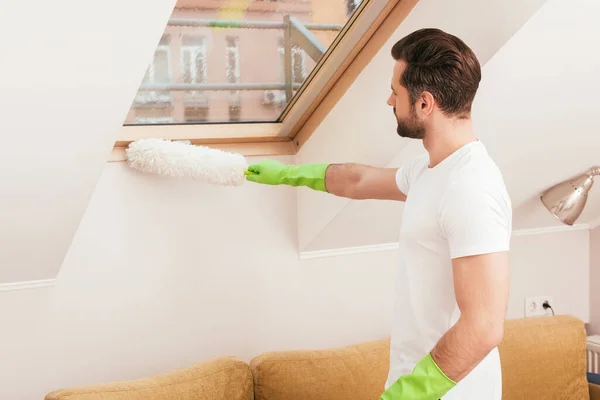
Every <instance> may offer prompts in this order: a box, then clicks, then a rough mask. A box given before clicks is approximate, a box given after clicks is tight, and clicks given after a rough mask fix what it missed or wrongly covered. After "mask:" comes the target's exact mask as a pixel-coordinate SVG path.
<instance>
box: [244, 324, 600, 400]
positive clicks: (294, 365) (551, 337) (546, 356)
mask: <svg viewBox="0 0 600 400" xmlns="http://www.w3.org/2000/svg"><path fill="white" fill-rule="evenodd" d="M499 352H500V358H501V360H502V381H503V400H521V399H523V400H538V399H577V400H589V392H588V385H587V380H586V334H585V328H584V325H583V322H582V321H581V320H579V319H577V318H575V317H571V316H556V317H540V318H522V319H516V320H507V321H506V329H505V334H504V340H503V342H502V344H501V345H500V346H499ZM388 366H389V340H387V339H385V340H379V341H375V342H367V343H363V344H360V345H357V346H349V347H345V348H341V349H331V350H320V351H308V350H304V351H281V352H271V353H265V354H262V355H260V356H259V357H257V358H255V359H254V360H252V361H251V362H250V369H251V371H252V375H253V379H254V392H255V400H305V399H311V400H326V399H327V400H330V399H352V400H379V398H380V396H381V393H382V392H383V390H384V385H385V381H386V378H387V372H388Z"/></svg>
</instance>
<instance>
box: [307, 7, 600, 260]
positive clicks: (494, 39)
mask: <svg viewBox="0 0 600 400" xmlns="http://www.w3.org/2000/svg"><path fill="white" fill-rule="evenodd" d="M575 3H576V4H574V2H569V1H566V0H550V1H547V2H546V1H542V0H530V1H516V0H515V1H508V2H506V1H501V0H498V1H496V0H494V1H485V2H480V1H476V0H460V1H454V2H437V1H434V0H421V1H420V2H419V3H418V4H417V6H416V7H415V8H414V9H413V11H412V13H411V14H410V15H409V16H408V18H407V19H406V20H405V22H404V23H403V24H402V26H400V27H399V29H398V31H397V32H396V33H395V35H394V36H393V37H392V38H391V39H390V41H389V42H388V44H387V45H386V46H384V47H383V49H382V50H381V52H380V53H379V54H378V55H377V56H376V57H375V59H374V60H373V62H372V63H371V64H370V65H369V66H368V67H367V68H366V69H365V70H364V71H363V73H362V75H361V76H360V77H359V78H358V79H357V81H356V82H355V83H354V85H353V86H352V87H351V89H350V90H349V91H348V93H347V95H346V96H345V97H344V98H343V99H342V100H341V101H340V102H339V103H338V104H337V106H336V108H335V109H334V110H333V111H332V113H330V115H329V116H328V117H327V119H326V120H325V121H324V123H323V124H322V125H321V126H320V127H319V129H318V130H317V131H316V132H315V133H314V134H313V136H312V138H311V139H310V140H309V142H307V144H306V145H305V146H304V147H303V148H302V150H301V151H300V153H299V155H298V162H299V163H307V162H349V161H351V162H360V163H365V164H371V165H376V166H395V167H398V166H401V165H403V164H404V163H406V162H407V161H409V160H410V159H412V158H413V157H415V156H417V155H419V154H421V153H423V152H424V149H423V147H422V145H421V144H420V142H417V141H411V140H408V139H401V138H399V137H398V136H397V135H396V133H395V121H394V118H393V115H392V111H391V110H390V109H389V107H388V106H387V105H386V104H385V101H386V99H387V97H388V95H389V89H388V88H389V84H390V81H389V80H390V77H391V70H392V68H393V60H392V59H391V57H390V55H389V51H390V48H391V46H392V45H393V43H394V42H395V41H396V40H398V39H399V38H401V37H402V36H404V35H405V34H407V33H409V32H411V31H413V30H415V29H418V28H422V27H439V28H441V29H444V30H447V31H449V32H452V33H454V34H456V35H458V36H459V37H461V38H463V39H464V40H465V41H466V42H467V43H468V44H469V45H470V46H471V47H472V48H473V49H474V51H475V52H476V53H477V55H478V57H479V59H480V61H481V63H482V64H483V65H484V67H483V81H482V85H481V89H480V91H479V94H478V96H477V99H476V103H475V105H474V110H473V112H474V125H475V128H476V130H477V133H478V135H479V137H480V139H481V140H482V141H483V142H484V143H485V144H486V146H487V147H488V150H489V151H490V153H491V154H492V156H493V157H494V158H495V159H496V161H497V162H498V164H499V166H500V167H501V169H502V171H503V173H504V176H505V180H506V184H507V187H508V190H509V193H510V195H511V198H512V200H513V206H514V209H515V216H514V226H515V229H533V228H540V227H549V226H557V225H559V224H560V223H559V222H558V221H557V220H555V219H554V218H553V217H552V216H550V215H549V214H548V213H547V211H545V210H544V209H543V208H542V206H541V203H539V195H540V193H541V192H542V191H543V190H544V189H545V188H547V187H548V186H551V185H552V184H554V183H557V182H558V181H560V180H562V179H565V178H567V177H569V176H572V175H574V174H577V173H579V172H582V171H583V170H585V169H587V168H589V167H590V166H591V165H593V164H594V163H595V160H596V159H597V157H596V154H597V152H598V150H600V147H599V145H600V135H597V134H596V133H595V130H594V128H597V127H599V126H598V125H600V124H599V123H598V122H597V119H595V118H593V117H592V115H594V113H593V111H592V110H593V109H594V108H597V106H596V104H595V103H594V101H593V100H594V93H597V90H598V88H599V87H598V86H599V85H600V80H598V79H596V77H595V76H594V75H593V73H594V71H595V70H598V66H599V63H598V62H599V61H600V56H599V55H598V54H597V53H594V52H592V51H590V49H591V48H593V44H592V43H593V42H594V41H596V40H597V37H598V35H597V33H596V32H594V31H595V28H594V26H595V21H596V20H597V19H598V18H599V17H600V10H599V3H597V2H594V1H591V0H590V1H586V0H578V1H576V2H575ZM542 6H543V8H540V7H542ZM298 198H299V199H298V212H299V217H298V218H299V219H298V223H299V241H300V243H299V245H300V248H301V250H323V249H331V248H341V247H348V246H361V245H371V244H379V243H390V242H395V241H397V232H398V227H399V223H400V219H401V213H402V204H401V203H395V202H381V201H350V200H347V199H342V198H337V197H334V196H329V195H326V194H322V193H317V192H313V191H310V190H300V191H298ZM597 198H600V196H596V195H595V194H594V193H593V194H592V196H591V197H590V203H593V202H594V199H597ZM597 215H600V206H597V205H595V204H589V205H588V208H587V209H586V211H585V213H584V215H583V216H582V218H581V220H580V221H581V222H582V223H585V222H587V221H590V220H591V219H593V218H594V217H595V216H597ZM357 227H362V228H361V229H360V230H359V229H357Z"/></svg>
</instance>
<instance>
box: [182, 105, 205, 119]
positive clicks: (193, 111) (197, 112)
mask: <svg viewBox="0 0 600 400" xmlns="http://www.w3.org/2000/svg"><path fill="white" fill-rule="evenodd" d="M208 113H209V108H208V107H186V108H185V111H184V118H185V122H206V121H208Z"/></svg>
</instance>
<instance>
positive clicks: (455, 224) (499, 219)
mask: <svg viewBox="0 0 600 400" xmlns="http://www.w3.org/2000/svg"><path fill="white" fill-rule="evenodd" d="M439 222H440V227H441V229H442V232H443V233H444V235H445V236H446V239H447V241H448V246H449V249H450V256H451V258H458V257H466V256H472V255H478V254H488V253H496V252H501V251H508V250H509V247H510V235H511V231H512V206H511V204H510V199H509V198H508V195H507V194H506V192H505V190H504V188H503V186H500V185H497V186H494V185H477V184H476V183H471V184H470V185H467V184H460V183H459V184H456V185H454V186H453V187H451V188H450V189H449V190H448V192H447V193H446V195H445V196H444V198H443V200H442V203H441V206H440V213H439Z"/></svg>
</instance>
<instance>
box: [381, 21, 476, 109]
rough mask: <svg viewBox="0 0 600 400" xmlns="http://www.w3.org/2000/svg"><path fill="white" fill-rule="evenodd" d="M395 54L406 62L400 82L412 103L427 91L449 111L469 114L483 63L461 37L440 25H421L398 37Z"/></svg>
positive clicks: (393, 52) (442, 107) (441, 106)
mask: <svg viewBox="0 0 600 400" xmlns="http://www.w3.org/2000/svg"><path fill="white" fill-rule="evenodd" d="M392 57H394V59H395V60H396V61H404V62H405V63H406V68H405V70H404V72H403V74H402V77H401V82H400V83H401V84H402V86H404V87H405V88H406V89H407V90H408V93H409V97H410V102H411V104H414V102H415V101H416V99H417V98H418V97H419V96H420V95H421V93H423V92H424V91H428V92H430V93H431V94H432V95H433V97H434V98H435V100H436V102H437V103H438V104H439V106H440V108H441V109H442V111H443V112H444V113H446V114H447V115H451V116H458V117H459V118H466V117H468V116H469V115H470V113H471V106H472V104H473V99H474V98H475V94H476V93H477V89H478V88H479V81H480V80H481V66H480V65H479V61H478V60H477V57H476V56H475V53H473V51H472V50H471V49H470V48H469V47H468V46H467V45H466V44H465V43H464V42H463V41H462V40H460V39H459V38H457V37H456V36H453V35H451V34H448V33H446V32H444V31H442V30H439V29H432V28H428V29H420V30H418V31H415V32H413V33H411V34H410V35H408V36H405V37H404V38H402V39H401V40H400V41H398V42H397V43H396V44H395V45H394V47H393V48H392Z"/></svg>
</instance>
